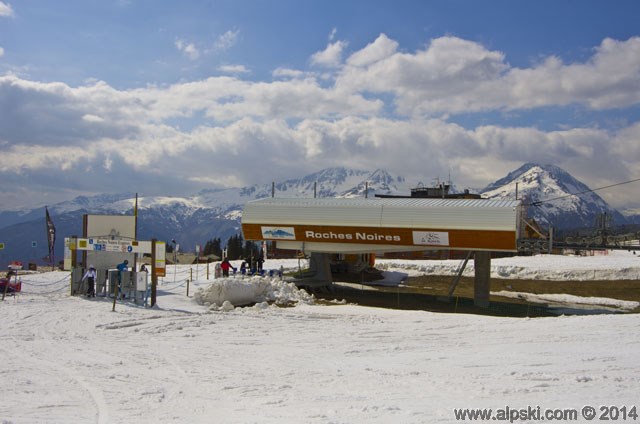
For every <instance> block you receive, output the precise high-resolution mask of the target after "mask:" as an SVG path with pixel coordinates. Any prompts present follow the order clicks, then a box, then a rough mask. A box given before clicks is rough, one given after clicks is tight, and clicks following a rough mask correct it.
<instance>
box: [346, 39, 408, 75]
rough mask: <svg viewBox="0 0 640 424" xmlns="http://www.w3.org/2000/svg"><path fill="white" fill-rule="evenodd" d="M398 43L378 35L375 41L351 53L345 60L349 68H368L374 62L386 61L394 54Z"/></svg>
mask: <svg viewBox="0 0 640 424" xmlns="http://www.w3.org/2000/svg"><path fill="white" fill-rule="evenodd" d="M397 49H398V43H397V42H396V41H393V40H391V39H389V37H387V36H386V35H385V34H380V36H378V38H376V40H375V41H374V42H373V43H371V44H368V45H367V46H366V47H365V48H363V49H362V50H359V51H357V52H355V53H353V54H352V55H351V56H349V58H348V59H347V65H349V66H359V67H363V66H370V65H372V64H374V63H376V62H380V61H381V60H384V59H387V58H388V57H391V56H392V55H393V54H394V53H396V51H397Z"/></svg>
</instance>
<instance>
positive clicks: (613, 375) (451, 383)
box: [0, 252, 640, 424]
mask: <svg viewBox="0 0 640 424" xmlns="http://www.w3.org/2000/svg"><path fill="white" fill-rule="evenodd" d="M459 264H460V261H397V260H393V261H392V260H384V261H378V265H379V266H380V267H382V268H385V269H387V270H388V271H389V274H388V275H393V276H398V275H402V273H406V274H409V275H420V274H423V273H435V272H437V273H445V274H452V273H453V272H454V271H455V269H456V268H457V267H458V266H459ZM281 265H282V266H284V267H285V268H287V269H290V268H295V267H296V266H297V261H295V260H294V261H268V262H267V263H266V264H265V266H266V268H279V267H280V266H281ZM492 274H493V276H494V277H496V278H500V277H508V278H547V279H558V278H559V279H563V278H564V279H582V280H592V279H609V280H611V283H612V284H616V280H619V279H640V278H639V277H640V258H639V257H637V256H636V255H634V254H633V253H630V252H612V253H611V254H610V255H608V256H602V257H575V258H572V257H556V256H546V255H545V256H536V257H523V258H505V259H494V260H493V261H492ZM189 278H194V280H195V281H192V282H191V283H190V284H189V296H188V297H187V296H186V290H187V284H186V280H187V279H189ZM22 279H23V292H22V293H21V294H19V295H18V296H16V297H8V298H7V299H6V300H5V301H4V302H2V303H0V322H1V323H2V328H3V330H2V332H1V333H0V354H1V355H2V358H3V360H2V366H1V367H0V422H1V423H3V424H4V423H74V422H75V423H84V422H97V423H133V422H135V423H140V422H142V423H168V422H171V423H174V422H185V423H212V422H224V423H271V422H272V423H369V422H374V423H388V422H401V423H431V422H456V417H455V413H454V409H456V408H494V410H495V409H496V408H505V407H506V406H509V407H510V408H517V409H522V408H525V409H526V408H527V407H532V408H536V407H538V406H539V407H540V408H541V409H542V410H543V411H544V409H545V408H563V409H571V408H573V409H576V410H577V411H578V415H580V412H581V409H582V408H583V407H584V406H586V405H589V406H593V407H595V408H596V410H597V411H598V413H599V412H600V409H599V408H600V407H601V406H612V405H617V406H618V407H622V406H626V407H627V410H628V409H630V408H632V407H633V406H636V407H640V405H637V404H638V396H637V394H638V393H639V392H640V365H639V363H638V356H639V354H640V331H638V330H639V329H640V321H638V317H639V315H637V314H612V315H585V316H561V317H555V318H535V319H520V318H496V317H489V316H476V315H465V314H438V313H431V312H423V311H398V310H385V309H376V308H367V307H362V306H356V305H349V304H345V303H344V302H341V301H340V299H336V301H335V302H334V304H333V305H319V304H316V303H315V302H314V301H313V298H312V297H310V296H308V295H307V294H306V293H304V292H301V291H299V290H297V289H295V287H292V286H290V285H288V284H285V283H282V282H280V281H279V280H273V281H272V280H270V279H249V278H245V279H243V278H240V277H238V278H229V279H218V280H214V279H210V280H207V279H206V270H205V268H204V266H200V268H198V269H195V268H193V267H192V268H190V267H188V266H179V267H177V269H175V270H174V269H173V268H172V267H170V268H169V269H168V275H167V276H166V277H165V278H164V279H162V280H161V284H160V287H159V290H158V305H157V307H156V308H145V307H142V306H136V305H133V304H130V303H126V302H125V303H118V304H117V305H116V311H115V312H112V311H111V309H112V303H111V301H110V300H109V299H105V298H99V297H98V298H95V299H86V298H82V297H71V296H69V295H68V274H67V273H63V272H52V273H40V274H32V275H25V276H23V278H22ZM247 299H250V300H252V301H254V302H257V303H256V304H255V306H252V307H244V308H239V307H238V308H233V306H232V305H231V303H233V302H231V303H230V301H236V302H238V303H244V302H245V301H246V300H247ZM225 301H226V303H225ZM581 301H585V300H584V299H582V300H581ZM598 301H599V302H601V301H602V299H599V300H598ZM611 301H612V302H614V303H615V300H611ZM634 402H635V403H634ZM542 421H544V420H542ZM520 422H534V421H532V420H530V421H520ZM582 422H587V421H586V420H582Z"/></svg>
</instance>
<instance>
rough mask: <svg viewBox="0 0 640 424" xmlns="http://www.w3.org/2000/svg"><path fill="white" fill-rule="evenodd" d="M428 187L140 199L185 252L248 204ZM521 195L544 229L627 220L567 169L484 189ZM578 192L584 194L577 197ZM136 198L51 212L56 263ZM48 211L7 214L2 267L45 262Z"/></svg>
mask: <svg viewBox="0 0 640 424" xmlns="http://www.w3.org/2000/svg"><path fill="white" fill-rule="evenodd" d="M421 184H422V183H415V182H414V183H408V182H407V181H406V180H405V179H404V178H403V177H401V176H398V175H392V174H390V173H388V172H387V171H384V170H381V169H378V170H376V171H374V172H370V171H362V170H353V169H346V168H327V169H324V170H321V171H319V172H316V173H313V174H309V175H307V176H304V177H302V178H300V179H291V180H287V181H283V182H274V183H267V184H257V185H253V186H248V187H243V188H230V189H216V190H203V191H201V192H199V193H197V194H195V195H192V196H188V197H161V196H156V197H145V196H139V197H138V209H139V214H138V238H139V239H141V240H149V239H151V238H156V239H158V240H166V241H169V240H172V239H175V240H176V241H177V243H179V244H180V245H181V246H182V248H181V250H185V251H193V250H195V245H196V244H201V245H203V244H204V243H206V242H207V241H208V240H211V239H213V238H216V237H218V238H220V239H221V240H222V242H223V243H225V242H226V240H227V239H228V238H229V237H231V236H233V235H235V234H237V233H239V232H240V217H241V214H242V207H243V205H244V203H245V202H247V201H249V200H253V199H258V198H264V197H271V196H272V195H274V196H276V197H314V196H316V197H338V198H347V197H365V192H366V196H368V197H374V196H375V194H394V195H409V193H410V189H411V188H415V187H416V186H419V185H421ZM516 187H517V191H518V198H520V199H523V202H524V203H525V204H528V205H529V206H528V212H529V215H530V216H531V217H533V218H535V219H536V220H537V221H538V222H539V223H541V224H543V226H546V225H548V223H552V224H553V225H554V226H555V227H556V228H570V227H576V226H580V227H590V226H593V224H594V222H595V217H596V216H597V215H598V214H599V213H602V212H609V213H611V214H612V216H613V217H614V222H615V223H616V224H623V223H627V222H628V221H627V219H626V218H625V217H624V216H623V215H621V214H620V213H619V212H618V211H616V210H614V209H612V208H611V207H610V206H608V205H607V203H606V202H605V201H604V200H602V198H600V197H599V196H598V195H596V194H595V193H593V192H589V188H588V187H587V186H585V185H584V184H582V183H581V182H579V181H577V180H576V179H575V178H573V177H572V176H571V175H569V174H568V173H566V172H565V171H563V170H562V169H560V168H558V167H556V166H552V165H538V164H532V163H527V164H525V165H523V166H522V167H520V168H519V169H517V170H515V171H513V172H511V173H509V175H507V176H506V177H504V178H502V179H500V180H498V181H496V182H494V183H492V184H489V185H488V186H487V187H486V188H485V189H483V190H479V192H480V193H481V194H482V196H483V197H486V198H510V199H515V198H516ZM575 193H582V194H580V195H577V196H572V194H575ZM134 206H135V194H133V193H123V194H103V195H97V196H91V197H85V196H81V197H78V198H76V199H73V200H71V201H65V202H61V203H58V204H54V205H50V206H49V207H48V209H49V213H50V214H51V216H52V219H53V221H54V223H55V225H56V230H57V235H58V236H57V241H56V247H55V252H56V260H57V259H61V258H62V253H63V241H64V237H68V236H71V235H78V236H81V235H82V215H84V214H133V209H134ZM44 215H45V212H44V208H37V209H33V210H28V211H3V212H0V242H3V243H5V249H4V250H0V266H4V265H3V264H8V263H9V262H10V261H11V260H22V261H23V262H34V263H43V262H44V261H43V258H44V257H45V256H46V255H47V251H48V248H47V240H46V232H45V222H44Z"/></svg>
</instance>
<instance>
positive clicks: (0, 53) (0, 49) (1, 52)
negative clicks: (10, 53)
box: [0, 47, 4, 57]
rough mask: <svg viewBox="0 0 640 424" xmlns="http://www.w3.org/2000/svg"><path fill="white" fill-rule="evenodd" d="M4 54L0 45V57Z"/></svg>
mask: <svg viewBox="0 0 640 424" xmlns="http://www.w3.org/2000/svg"><path fill="white" fill-rule="evenodd" d="M2 56H4V49H3V48H2V47H0V57H2Z"/></svg>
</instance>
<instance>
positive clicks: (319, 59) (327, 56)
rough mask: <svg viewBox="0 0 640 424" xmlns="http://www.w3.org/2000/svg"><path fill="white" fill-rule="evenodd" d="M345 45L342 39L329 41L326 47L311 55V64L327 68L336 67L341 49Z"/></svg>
mask: <svg viewBox="0 0 640 424" xmlns="http://www.w3.org/2000/svg"><path fill="white" fill-rule="evenodd" d="M346 46H347V43H346V42H344V41H336V42H335V43H329V45H327V47H326V48H325V49H324V50H322V51H319V52H316V53H314V54H313V55H312V56H311V64H312V65H318V66H324V67H328V68H332V67H337V66H339V65H340V63H341V62H342V51H343V50H344V49H345V47H346Z"/></svg>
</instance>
